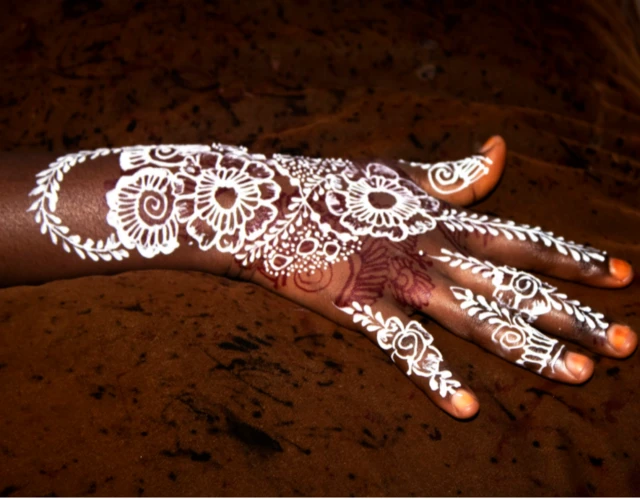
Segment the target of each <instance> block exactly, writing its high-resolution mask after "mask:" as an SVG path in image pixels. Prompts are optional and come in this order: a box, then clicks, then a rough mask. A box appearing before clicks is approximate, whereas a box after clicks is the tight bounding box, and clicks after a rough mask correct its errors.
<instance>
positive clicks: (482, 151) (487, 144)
mask: <svg viewBox="0 0 640 499" xmlns="http://www.w3.org/2000/svg"><path fill="white" fill-rule="evenodd" d="M495 145H496V138H495V137H491V138H490V139H489V140H487V141H486V142H485V143H484V145H483V146H482V147H481V148H480V154H487V153H488V152H489V151H490V150H491V149H493V146H495Z"/></svg>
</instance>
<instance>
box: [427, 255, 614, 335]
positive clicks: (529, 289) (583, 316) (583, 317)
mask: <svg viewBox="0 0 640 499" xmlns="http://www.w3.org/2000/svg"><path fill="white" fill-rule="evenodd" d="M441 251H442V254H441V255H439V256H432V257H431V258H433V259H434V260H439V261H441V262H445V263H447V264H448V265H449V266H450V267H454V268H456V267H459V268H460V269H462V270H466V271H469V272H471V273H472V274H475V275H479V276H481V277H483V278H485V279H491V283H492V284H493V286H494V291H493V298H494V299H496V301H497V302H498V303H499V304H500V305H503V306H506V307H509V308H511V309H514V310H517V311H518V314H520V315H522V316H523V317H524V318H525V319H526V320H527V321H528V322H533V321H535V320H536V319H537V318H538V317H540V316H541V315H545V314H548V313H550V312H551V311H552V310H555V311H558V312H561V311H564V312H565V313H567V314H568V315H570V316H573V317H575V319H576V320H577V321H578V322H581V323H584V324H585V325H586V326H588V327H589V328H591V329H592V330H595V329H598V328H599V329H601V330H603V331H606V330H607V328H608V327H609V323H608V322H607V321H605V320H604V315H603V314H601V313H598V312H595V311H593V310H592V309H591V307H587V306H584V305H581V304H580V302H579V301H577V300H571V299H569V297H568V296H567V295H566V294H564V293H561V292H559V291H558V288H556V287H555V286H552V285H551V284H549V283H547V282H544V281H542V280H541V279H538V278H537V277H536V276H534V275H532V274H529V273H528V272H523V271H521V270H518V269H514V268H512V267H508V266H506V265H503V266H496V265H494V264H493V263H491V262H489V261H480V260H478V259H477V258H474V257H472V256H466V255H463V254H461V253H457V252H453V251H449V250H447V249H442V250H441Z"/></svg>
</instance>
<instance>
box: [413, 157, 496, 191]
mask: <svg viewBox="0 0 640 499" xmlns="http://www.w3.org/2000/svg"><path fill="white" fill-rule="evenodd" d="M401 163H404V164H407V165H409V166H411V167H413V168H419V169H421V170H426V171H427V178H428V179H429V183H430V184H431V187H432V188H433V189H434V190H435V191H436V192H437V193H439V194H454V193H456V192H460V191H462V190H464V189H466V188H467V187H469V186H470V185H471V184H473V183H474V182H477V181H478V180H479V179H480V178H482V177H484V176H485V175H487V174H488V173H489V167H488V166H487V165H491V164H492V161H491V158H488V157H486V156H471V157H470V158H465V159H462V160H460V161H443V162H440V163H434V164H429V163H417V162H407V161H401Z"/></svg>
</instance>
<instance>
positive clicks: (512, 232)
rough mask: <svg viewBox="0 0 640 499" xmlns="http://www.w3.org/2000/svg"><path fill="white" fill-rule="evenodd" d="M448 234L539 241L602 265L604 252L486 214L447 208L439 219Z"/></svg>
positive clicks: (576, 258) (577, 257) (578, 259)
mask: <svg viewBox="0 0 640 499" xmlns="http://www.w3.org/2000/svg"><path fill="white" fill-rule="evenodd" d="M438 221H440V222H442V223H443V224H444V226H445V227H446V228H447V229H449V230H450V231H466V232H478V233H480V234H489V235H491V236H504V237H505V238H507V239H508V240H510V241H511V240H514V239H518V240H519V241H527V240H528V241H531V242H533V243H538V242H541V243H542V244H544V245H545V246H546V247H548V248H550V247H554V248H555V249H556V251H558V252H559V253H560V254H562V255H571V257H572V258H573V259H574V260H575V261H576V262H580V261H584V262H590V261H591V260H596V261H598V262H604V260H605V258H606V252H604V251H600V250H597V249H595V248H591V247H588V246H584V245H582V244H578V243H574V242H573V241H567V240H565V239H564V238H563V237H561V236H555V235H554V234H553V232H547V231H544V230H542V229H541V228H540V227H531V226H530V225H526V224H516V223H515V222H512V221H511V220H506V221H503V220H501V219H499V218H491V217H489V216H487V215H479V214H477V213H467V212H465V211H463V210H457V209H454V208H447V209H444V210H443V211H442V214H441V215H440V217H439V218H438Z"/></svg>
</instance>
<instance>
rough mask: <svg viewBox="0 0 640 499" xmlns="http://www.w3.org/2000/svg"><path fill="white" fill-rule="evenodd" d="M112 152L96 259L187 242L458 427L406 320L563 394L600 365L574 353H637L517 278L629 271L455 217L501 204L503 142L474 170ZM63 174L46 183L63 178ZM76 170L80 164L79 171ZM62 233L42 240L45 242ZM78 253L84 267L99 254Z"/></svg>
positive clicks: (620, 279) (418, 334)
mask: <svg viewBox="0 0 640 499" xmlns="http://www.w3.org/2000/svg"><path fill="white" fill-rule="evenodd" d="M105 151H107V152H105V153H104V154H103V155H106V154H111V153H113V152H115V153H117V154H119V155H120V156H119V161H120V167H121V169H122V170H123V171H125V173H126V175H124V176H122V177H121V178H120V179H119V180H118V182H117V184H116V185H115V187H114V188H113V189H112V190H110V191H109V192H108V194H107V204H108V206H109V213H108V215H107V222H108V224H109V225H111V226H112V227H113V228H115V230H116V232H115V234H113V235H112V236H111V237H109V238H108V239H107V240H106V242H103V243H102V244H94V242H93V241H92V242H91V244H90V245H89V246H90V248H89V249H91V250H92V251H94V250H95V248H96V247H97V246H100V251H102V253H105V251H106V250H104V248H109V249H108V251H107V253H108V254H109V255H111V254H113V255H116V254H117V255H118V257H120V259H122V258H127V257H128V256H129V254H128V251H127V250H136V251H137V252H138V253H139V254H140V255H142V256H143V257H146V258H153V257H155V256H157V255H160V254H164V255H169V254H171V253H173V252H174V251H175V250H176V249H177V248H178V247H179V246H180V245H181V242H187V244H190V245H192V247H193V248H194V249H196V251H197V252H198V253H199V254H200V255H205V256H204V257H203V258H202V259H201V260H203V261H204V262H205V264H204V266H205V268H210V269H214V268H215V269H217V268H219V262H220V261H221V258H222V259H223V257H224V256H225V255H226V256H229V257H233V258H232V259H230V258H228V259H227V260H225V261H228V263H229V265H228V267H227V270H226V272H227V274H229V275H232V276H234V277H239V278H244V279H248V280H251V281H253V282H256V283H259V284H261V285H263V286H266V287H268V288H270V289H272V290H274V291H275V292H277V293H279V294H281V295H283V296H286V297H288V298H290V299H292V300H294V301H297V302H299V303H302V304H304V305H306V306H307V307H309V308H311V309H313V310H315V311H318V312H320V313H322V314H324V315H326V316H327V317H330V318H332V319H334V320H336V321H337V322H340V323H342V324H345V325H350V326H351V327H357V328H359V329H360V330H361V331H363V332H364V333H365V334H366V335H367V336H368V337H370V338H371V339H372V340H373V341H375V342H376V343H377V344H378V345H379V346H380V347H381V348H383V349H384V350H385V351H387V352H388V353H389V355H390V356H391V358H392V359H393V361H394V362H396V363H397V364H398V365H399V367H400V368H401V369H402V370H403V371H404V372H406V373H407V375H408V376H409V377H410V379H411V380H412V381H414V382H415V383H416V384H417V385H418V386H419V387H420V388H421V389H422V390H424V391H425V393H427V395H428V396H429V397H430V398H431V399H432V400H433V401H434V402H435V403H436V404H437V405H438V406H439V407H441V408H442V409H444V410H445V411H447V412H448V413H450V414H452V415H454V416H456V417H459V418H468V417H471V416H473V415H474V414H475V413H476V412H477V411H478V408H479V404H478V401H477V399H476V398H475V396H474V395H473V393H472V391H471V389H470V388H469V387H468V386H466V385H465V383H464V381H463V379H462V378H461V377H460V376H458V375H457V374H456V373H454V372H452V370H451V368H450V367H449V366H448V364H447V362H446V360H445V359H443V357H442V355H441V353H440V351H439V350H438V348H437V345H436V343H435V341H434V338H433V337H432V336H431V335H430V334H429V333H428V332H427V331H426V330H425V328H424V327H423V326H422V325H421V323H420V322H418V321H417V320H412V319H410V317H409V314H410V313H412V312H421V313H423V314H425V315H428V316H430V317H432V318H433V319H435V320H436V321H438V322H439V323H441V324H442V325H443V326H445V327H447V328H448V329H449V330H451V331H452V332H454V333H456V334H458V335H460V336H462V337H463V338H465V339H468V340H470V341H472V342H475V343H477V344H479V345H481V346H482V347H484V348H486V349H487V350H489V351H491V352H494V353H495V354H497V355H499V356H501V357H503V358H505V359H506V360H508V361H510V362H514V363H516V364H518V365H521V366H522V367H524V368H526V369H529V370H532V371H534V372H537V373H539V374H540V375H542V376H545V377H548V378H550V379H554V380H557V381H562V382H566V383H582V382H584V381H586V380H587V379H588V378H589V377H590V376H591V374H592V373H593V362H592V361H591V360H590V359H589V358H588V357H586V356H584V355H581V354H579V353H576V352H574V351H572V350H571V347H570V346H569V344H568V343H567V340H569V341H573V342H576V343H578V344H580V345H582V346H584V347H587V348H589V349H590V350H592V351H594V352H595V353H599V354H603V355H608V356H612V357H625V356H628V355H630V354H631V353H632V352H633V351H634V349H635V348H636V345H637V337H636V335H635V333H633V332H632V331H631V330H630V329H629V328H628V327H626V326H623V325H620V324H615V323H611V321H610V320H609V319H608V318H605V317H604V316H603V315H602V314H599V313H597V312H595V311H593V310H591V309H590V308H589V307H586V306H583V305H581V304H580V303H578V302H577V301H575V300H571V299H570V298H568V297H567V296H566V295H564V294H562V293H561V292H560V291H558V290H557V289H556V288H554V287H552V286H551V285H549V284H546V283H544V282H543V281H541V280H540V279H538V278H537V277H535V276H533V275H531V274H528V273H526V272H523V271H521V270H517V269H516V268H514V267H517V268H522V269H528V270H534V271H540V272H543V273H546V274H548V275H552V276H556V277H560V278H564V279H570V280H575V281H580V282H584V283H586V284H590V285H594V286H602V287H622V286H625V285H626V284H628V283H629V282H630V281H631V279H632V273H633V272H632V270H631V267H630V265H629V264H628V263H626V262H624V261H622V260H617V259H615V258H609V257H608V256H607V255H606V254H605V253H604V252H601V251H599V250H596V249H594V248H590V247H586V246H582V245H579V244H576V243H573V242H569V241H566V240H564V239H563V238H561V237H557V236H554V235H553V234H551V233H549V232H545V231H543V230H542V229H540V228H538V227H530V226H526V225H517V224H514V223H512V222H507V221H501V220H499V219H496V218H491V217H487V216H481V215H478V214H475V213H472V212H470V211H466V210H463V209H460V208H455V207H453V206H451V205H449V204H448V203H447V202H446V201H451V200H454V201H457V202H461V203H467V202H470V201H472V200H474V199H477V198H479V197H482V196H483V195H486V193H487V192H488V191H490V190H491V188H492V187H493V186H494V185H495V182H496V181H497V179H498V178H499V176H500V173H501V171H502V167H503V165H504V158H505V153H506V151H505V145H504V142H503V141H502V139H500V138H493V139H492V140H490V141H489V142H488V143H487V144H486V145H485V147H484V148H483V154H482V155H480V156H475V157H472V158H468V159H466V160H461V161H457V162H453V163H441V164H435V165H429V164H421V163H409V162H403V161H399V162H394V163H392V164H389V163H386V164H383V163H380V162H365V163H356V162H352V161H348V160H340V159H312V158H303V157H290V156H282V155H274V156H272V157H269V158H268V157H266V156H263V155H259V154H250V153H248V152H247V151H246V150H244V149H241V148H235V147H228V146H220V145H214V146H213V147H211V148H210V147H209V146H164V147H153V146H141V147H134V148H125V149H118V150H115V151H109V150H105ZM87 154H89V153H87ZM94 155H95V153H94ZM98 156H99V155H96V157H98ZM65 161H66V160H64V159H60V160H58V162H56V163H54V164H52V166H51V167H50V169H49V170H47V171H49V172H52V171H53V170H55V169H56V168H58V169H60V170H61V171H64V170H65V168H66V171H68V170H69V169H70V167H69V168H67V167H66V166H65V164H66V163H65ZM79 163H80V161H78V160H77V158H75V159H74V160H73V165H71V166H75V165H76V164H79ZM438 172H442V173H440V174H439V173H438ZM65 173H66V172H65ZM50 175H53V173H50ZM45 177H47V175H45V174H44V172H43V174H40V176H39V178H41V179H42V178H45ZM41 185H42V184H41ZM58 188H59V186H58ZM45 192H46V189H45ZM429 193H431V194H433V196H432V195H430V194H429ZM42 194H43V191H42V190H40V191H38V190H37V189H36V190H34V191H33V192H32V195H34V196H42ZM49 194H51V193H49ZM54 194H55V193H54ZM56 196H57V194H56ZM435 196H438V197H439V198H440V199H438V198H437V197H435ZM38 199H39V198H38ZM38 199H36V201H35V202H34V203H33V204H32V206H31V209H32V211H35V212H36V221H38V220H40V221H39V222H38V223H42V220H44V219H47V217H49V218H48V219H49V220H53V222H54V225H55V223H56V222H55V219H54V218H51V217H50V215H47V214H46V206H47V203H45V202H44V201H42V202H41V203H40V204H39V201H38ZM56 199H57V197H56ZM445 200H446V201H445ZM55 204H56V203H54V204H53V206H54V208H55ZM49 206H50V205H49ZM43 210H44V212H43ZM38 214H39V218H38ZM54 225H51V224H50V225H49V226H47V227H45V226H44V225H42V226H41V230H42V231H43V233H47V232H49V235H51V231H52V230H54V229H52V228H51V227H53V226H54ZM43 227H44V228H43ZM67 231H68V229H67ZM56 234H57V235H56V236H55V237H56V240H54V242H58V240H60V242H61V244H63V246H64V245H65V244H66V245H67V246H69V245H73V244H81V243H78V241H79V238H78V237H75V236H68V235H67V234H66V233H64V234H62V233H60V231H58V232H56ZM73 237H75V239H72V238H73ZM53 239H54V238H53V236H52V240H53ZM74 241H75V242H74ZM82 244H85V246H81V248H80V251H81V252H84V253H87V254H90V253H89V251H87V247H86V243H82ZM74 249H76V248H75V246H74ZM94 252H95V251H94ZM102 253H100V254H99V255H98V257H99V258H102V259H105V258H103V256H102ZM116 258H117V257H116ZM207 261H211V262H215V263H212V264H211V265H210V266H207V263H206V262H207ZM550 332H553V334H554V336H555V337H552V336H549V335H548V334H547V333H550Z"/></svg>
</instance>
